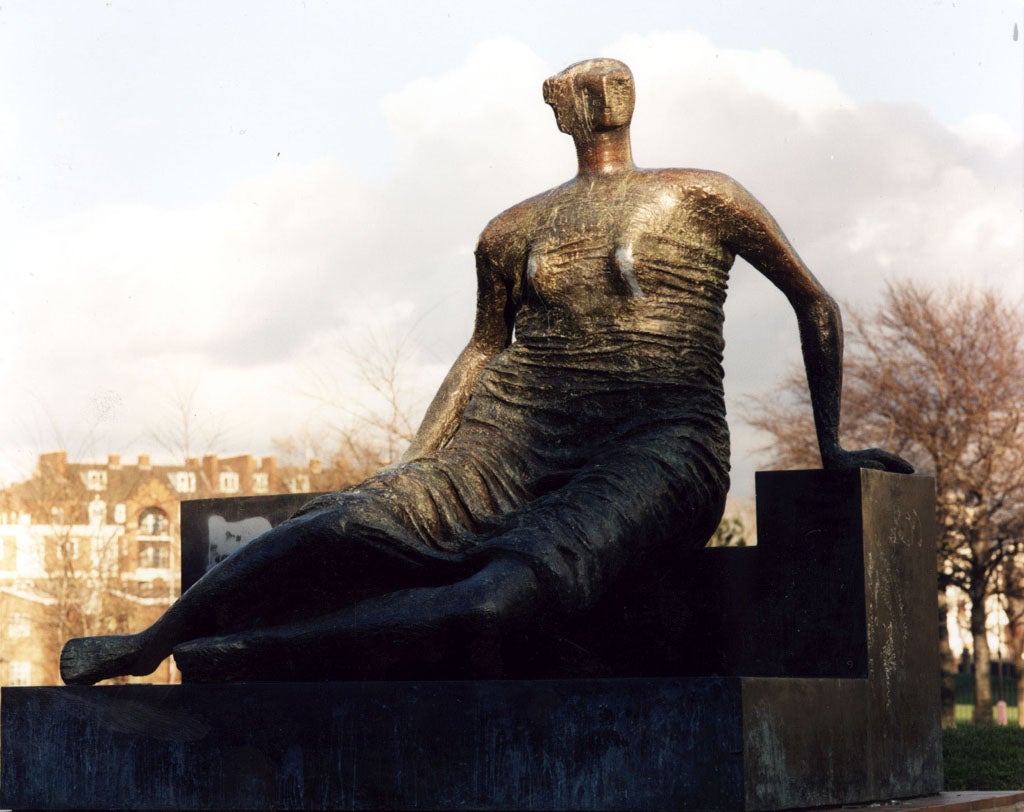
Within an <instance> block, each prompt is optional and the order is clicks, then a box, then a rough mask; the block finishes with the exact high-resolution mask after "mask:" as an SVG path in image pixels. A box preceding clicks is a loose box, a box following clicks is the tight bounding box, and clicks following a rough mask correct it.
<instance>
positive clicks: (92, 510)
mask: <svg viewBox="0 0 1024 812" xmlns="http://www.w3.org/2000/svg"><path fill="white" fill-rule="evenodd" d="M106 518H107V503H106V502H104V501H103V500H102V499H100V498H99V496H97V497H96V498H95V499H93V500H92V501H91V502H90V503H89V524H103V522H104V521H105V520H106Z"/></svg>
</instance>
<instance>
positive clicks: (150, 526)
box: [139, 507, 171, 536]
mask: <svg viewBox="0 0 1024 812" xmlns="http://www.w3.org/2000/svg"><path fill="white" fill-rule="evenodd" d="M170 526H171V523H170V521H169V520H168V519H167V514H166V513H164V512H163V511H162V510H160V508H157V507H148V508H146V509H145V510H144V511H142V513H140V514H139V533H140V534H141V535H143V536H163V535H166V534H167V532H168V530H169V529H170Z"/></svg>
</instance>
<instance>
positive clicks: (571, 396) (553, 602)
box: [61, 59, 910, 683]
mask: <svg viewBox="0 0 1024 812" xmlns="http://www.w3.org/2000/svg"><path fill="white" fill-rule="evenodd" d="M544 100H545V102H547V104H549V105H550V106H551V107H552V108H554V113H555V118H556V121H557V124H558V128H559V129H560V130H561V131H562V132H565V133H568V134H569V135H571V136H572V137H573V140H574V141H575V145H576V152H577V156H578V161H579V172H578V174H577V176H576V177H575V178H573V179H572V180H570V181H569V182H568V183H565V184H563V185H561V186H558V187H556V188H554V189H551V190H550V191H547V192H544V193H543V194H541V195H538V196H537V197H534V198H531V199H529V200H527V201H525V202H523V203H520V204H518V205H517V206H513V207H512V208H511V209H509V210H508V211H506V212H503V213H502V214H500V215H498V216H497V217H496V218H495V219H494V220H492V221H491V222H490V223H489V224H488V225H487V227H486V229H485V230H484V232H483V234H482V236H481V237H480V242H479V245H478V247H477V250H476V261H477V279H478V286H479V287H478V295H477V312H476V323H475V326H474V329H473V335H472V338H471V340H470V342H469V344H468V346H467V347H466V348H465V350H464V351H463V352H462V354H461V355H460V356H459V358H458V360H457V361H456V362H455V364H454V366H453V367H452V369H451V371H450V372H449V373H448V376H447V377H446V379H445V381H444V383H443V384H442V386H441V389H440V391H439V392H438V394H437V396H436V397H435V398H434V400H433V402H432V403H431V405H430V407H429V409H428V411H427V413H426V416H425V418H424V420H423V424H422V426H421V427H420V428H419V431H418V432H417V434H416V437H415V439H414V440H413V442H412V445H411V447H410V448H409V450H408V452H407V453H406V454H405V456H404V458H403V461H402V462H401V463H400V464H398V465H396V466H392V467H390V468H387V469H384V470H383V471H381V472H379V473H378V474H377V475H375V476H373V477H371V478H370V479H369V480H367V481H366V482H363V483H362V484H360V485H358V486H356V487H353V488H350V489H348V490H346V491H342V492H340V493H336V494H331V495H329V496H326V497H320V498H317V499H314V500H313V501H312V502H310V503H309V504H308V505H306V506H305V507H304V508H303V509H302V510H301V511H300V512H299V514H297V515H296V516H294V517H293V518H291V519H289V520H288V521H287V522H285V523H284V524H282V525H280V526H278V527H276V528H274V529H273V530H270V531H268V532H267V533H265V534H264V535H263V536H261V537H259V538H257V539H255V540H254V541H252V542H250V543H249V544H248V545H247V546H245V547H243V548H241V549H240V550H238V551H237V552H236V553H235V554H234V555H232V556H230V557H229V558H228V559H226V560H225V561H223V562H222V563H220V564H219V565H217V566H216V567H214V568H213V569H212V570H211V571H210V572H208V573H207V574H206V575H205V576H204V577H203V578H202V579H200V580H199V581H198V582H197V583H196V584H194V585H193V586H192V587H191V588H190V589H189V590H187V591H186V592H185V593H184V594H183V595H182V596H181V598H180V599H179V600H178V601H177V602H175V603H174V604H173V605H172V606H171V607H170V608H169V609H168V610H167V612H166V613H165V614H164V615H163V616H162V617H161V618H160V619H159V620H158V621H157V622H156V623H154V624H153V625H152V626H151V627H149V628H148V629H146V630H144V631H142V632H140V633H138V634H135V635H122V636H108V637H86V638H78V639H75V640H71V641H69V642H68V643H67V644H66V646H65V648H64V652H63V654H62V656H61V673H62V675H63V678H64V680H65V682H68V683H92V682H96V681H97V680H101V679H105V678H109V677H113V676H117V675H125V674H133V675H143V674H147V673H150V672H152V671H153V670H154V669H155V668H156V666H157V665H158V664H159V663H160V662H161V661H162V660H163V659H164V658H166V657H167V656H169V655H171V654H172V653H173V655H174V657H175V660H176V662H177V664H178V666H179V668H180V669H181V671H182V674H183V676H184V677H185V678H186V679H194V680H229V679H243V678H286V679H287V678H308V677H314V678H316V677H324V678H332V677H346V676H366V675H368V674H369V675H376V674H380V675H386V674H395V673H397V674H416V673H418V672H417V668H420V667H422V668H425V669H426V670H427V671H429V670H430V666H431V665H437V661H438V660H439V659H442V658H444V657H446V656H448V653H450V652H452V651H455V650H459V651H461V652H462V653H463V654H464V655H465V661H466V662H468V663H469V666H468V671H469V673H468V674H467V675H473V674H477V675H480V674H483V675H487V674H488V673H503V672H502V671H501V668H500V666H498V667H496V668H492V667H491V666H492V665H493V660H494V658H493V657H491V656H490V655H488V653H487V652H492V653H493V651H495V650H497V649H499V648H500V646H501V644H502V641H504V640H506V639H511V638H514V637H515V636H516V635H517V634H520V633H523V632H524V631H525V630H529V629H530V628H531V627H532V626H534V625H537V624H541V625H545V626H551V624H557V623H558V622H560V620H561V619H572V618H576V619H579V618H581V617H582V618H586V616H587V612H588V610H589V609H591V608H592V607H593V606H594V605H595V603H596V602H598V601H599V600H600V599H601V597H602V596H603V595H605V594H607V592H608V590H609V589H612V588H613V587H614V586H615V584H616V581H617V579H619V578H620V577H621V576H622V573H623V572H624V571H626V570H627V569H628V568H630V567H632V568H633V569H634V570H635V568H636V567H637V566H638V564H639V566H640V567H641V569H642V566H643V562H645V561H647V560H654V559H655V558H656V557H657V555H658V554H663V553H664V551H666V550H668V551H670V552H671V551H676V550H679V551H683V550H686V549H694V548H699V547H701V546H703V545H704V544H705V542H706V541H707V540H708V538H709V537H710V536H711V534H712V533H713V532H714V530H715V527H716V525H717V522H718V521H719V519H720V517H721V514H722V510H723V505H724V501H725V495H726V491H727V490H728V482H729V480H728V468H729V463H728V456H729V435H728V429H727V427H726V422H725V406H724V401H723V389H722V367H721V359H722V350H723V346H724V342H723V338H722V322H723V314H722V305H723V302H724V300H725V294H726V285H727V282H728V278H729V269H730V267H731V266H732V264H733V260H734V258H735V257H736V256H737V255H740V256H742V257H744V258H745V259H746V260H747V261H748V262H749V263H750V264H751V265H753V266H754V267H755V268H757V269H758V270H759V271H760V272H761V273H763V274H764V275H765V276H766V277H767V278H768V279H769V280H770V281H771V282H772V283H774V284H775V285H776V286H777V287H778V288H779V289H780V290H781V291H782V293H783V294H784V295H785V296H786V297H787V298H788V300H789V301H790V303H791V304H792V306H793V308H794V310H795V311H796V316H797V322H798V324H799V330H800V338H801V343H802V348H803V355H804V361H805V366H806V369H807V377H808V382H809V386H810V391H811V396H812V398H811V400H812V407H813V412H814V420H815V426H816V429H817V438H818V443H819V447H820V450H821V457H822V461H823V464H824V465H825V467H826V468H848V467H857V466H860V467H872V468H884V469H888V470H893V471H903V472H905V471H909V470H910V468H909V466H908V465H907V464H906V463H905V462H904V461H903V460H901V459H900V458H899V457H896V456H895V455H892V454H889V453H887V452H884V451H881V450H878V449H869V450H865V451H856V452H850V451H845V450H843V449H842V448H841V447H840V444H839V439H838V421H839V399H840V389H841V367H842V328H841V323H840V317H839V312H838V309H837V307H836V305H835V303H834V302H833V300H832V299H831V298H830V297H829V296H828V295H827V294H826V292H825V291H824V290H823V289H822V287H821V285H820V284H819V283H818V281H817V280H816V279H815V278H814V276H813V275H812V274H811V272H810V271H809V270H808V269H807V267H806V266H805V265H804V263H803V262H802V261H801V260H800V258H799V257H798V256H797V254H796V252H795V251H794V250H793V248H792V247H791V246H790V244H789V242H788V241H787V240H786V238H785V236H784V235H783V234H782V232H781V230H780V229H779V227H778V225H777V224H776V223H775V221H774V220H773V219H772V217H771V216H770V215H769V214H768V212H767V211H765V209H764V208H763V207H762V206H761V205H760V204H759V203H758V202H757V201H756V200H755V199H754V198H753V197H752V196H751V195H750V194H749V193H748V192H747V191H746V190H745V189H744V188H743V187H742V186H740V185H739V184H737V183H736V182H735V181H733V180H731V179H730V178H728V177H726V176H724V175H721V174H718V173H715V172H708V171H701V170H693V169H666V170H645V169H637V168H636V167H635V166H634V164H633V160H632V156H631V151H630V139H629V123H630V118H631V116H632V112H633V103H634V85H633V77H632V75H631V73H630V71H629V69H628V68H627V67H626V66H625V65H624V64H622V63H621V62H617V61H615V60H611V59H595V60H589V61H586V62H581V63H578V64H576V65H572V66H571V67H569V68H567V69H566V70H565V71H563V72H561V73H559V74H558V75H556V76H553V77H551V78H550V79H548V80H547V81H545V82H544ZM640 583H641V586H640V587H639V588H640V589H642V581H641V582H640ZM684 599H685V596H684ZM371 661H372V662H373V663H374V665H373V666H372V667H363V666H361V665H360V664H361V663H365V662H371ZM474 663H476V665H475V666H474V665H473V664H474ZM488 663H490V664H491V665H488ZM436 673H451V671H450V670H449V671H445V669H444V668H441V670H440V671H437V672H436Z"/></svg>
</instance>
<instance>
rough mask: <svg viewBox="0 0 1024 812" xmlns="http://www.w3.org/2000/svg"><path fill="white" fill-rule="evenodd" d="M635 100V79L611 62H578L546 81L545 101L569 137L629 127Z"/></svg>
mask: <svg viewBox="0 0 1024 812" xmlns="http://www.w3.org/2000/svg"><path fill="white" fill-rule="evenodd" d="M634 100H635V96H634V90H633V75H632V74H631V73H630V72H629V68H627V67H626V66H625V65H624V64H622V63H621V62H617V61H616V60H612V59H589V60H587V61H585V62H577V63H576V64H575V65H570V66H569V67H568V68H566V69H565V70H563V71H562V72H561V73H556V74H555V75H554V76H552V77H550V78H549V79H546V80H545V81H544V101H545V102H546V103H547V104H549V105H551V108H552V109H553V110H554V111H555V121H556V123H557V124H558V129H559V130H561V131H562V132H564V133H568V134H570V135H579V134H582V133H586V132H594V131H598V130H609V129H614V128H616V127H623V126H625V125H627V124H629V120H630V118H632V116H633V104H634Z"/></svg>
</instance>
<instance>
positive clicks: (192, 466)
mask: <svg viewBox="0 0 1024 812" xmlns="http://www.w3.org/2000/svg"><path fill="white" fill-rule="evenodd" d="M185 467H186V468H188V470H190V471H198V470H199V457H189V458H188V459H186V460H185Z"/></svg>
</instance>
